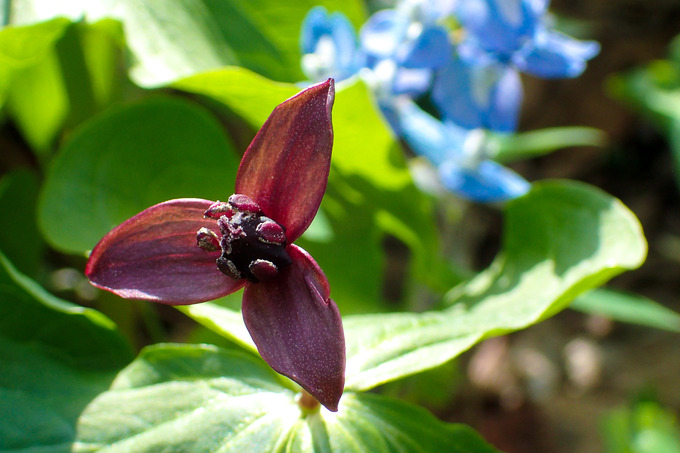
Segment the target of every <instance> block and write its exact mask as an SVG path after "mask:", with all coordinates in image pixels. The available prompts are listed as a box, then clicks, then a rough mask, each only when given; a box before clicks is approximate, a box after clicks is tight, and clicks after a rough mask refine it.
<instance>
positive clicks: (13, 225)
mask: <svg viewBox="0 0 680 453" xmlns="http://www.w3.org/2000/svg"><path fill="white" fill-rule="evenodd" d="M38 190H39V186H38V178H37V177H36V175H35V174H34V173H32V172H31V171H29V170H25V169H18V170H14V171H12V172H10V173H7V174H5V175H4V176H3V177H2V178H0V212H2V216H1V217H0V250H2V251H3V252H4V253H5V254H6V255H7V258H9V260H10V261H11V262H12V263H14V265H15V266H16V267H17V268H18V269H19V270H20V271H21V272H23V273H24V274H27V275H30V276H35V275H36V274H37V273H38V271H39V269H40V264H41V259H42V254H43V251H44V248H45V244H44V242H43V240H42V237H41V236H40V232H39V231H38V226H37V223H36V218H35V215H36V214H35V209H36V204H37V202H38Z"/></svg>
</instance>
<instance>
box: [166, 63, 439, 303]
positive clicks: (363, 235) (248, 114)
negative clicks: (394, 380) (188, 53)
mask: <svg viewBox="0 0 680 453" xmlns="http://www.w3.org/2000/svg"><path fill="white" fill-rule="evenodd" d="M172 86H173V87H174V88H178V89H181V90H185V91H189V92H193V93H197V94H202V95H205V96H209V97H211V98H213V99H215V100H217V101H219V102H222V103H224V104H226V105H227V106H228V107H229V108H230V109H232V110H233V111H234V112H236V113H237V114H239V115H240V116H241V117H243V118H244V119H245V120H246V121H247V122H249V123H250V124H251V125H252V126H253V128H254V129H257V128H259V127H260V125H261V124H262V123H263V122H264V121H265V119H266V118H267V116H268V115H269V113H270V112H271V110H272V109H273V108H274V107H275V106H276V105H277V104H278V103H280V102H281V100H282V99H283V98H285V97H289V96H291V95H293V94H295V93H296V92H298V91H299V88H298V87H295V86H293V85H290V84H281V83H276V82H272V81H270V80H267V79H265V78H263V77H261V76H258V75H256V74H253V73H252V72H250V71H247V70H244V69H241V68H224V69H221V70H219V71H214V72H210V73H205V74H199V75H196V76H193V77H191V78H188V79H184V80H180V81H178V82H176V83H175V84H173V85H172ZM333 129H334V145H333V159H332V165H331V174H330V178H329V184H328V188H327V191H326V195H325V196H324V200H323V202H322V204H321V211H322V215H323V220H324V222H325V223H326V226H325V232H324V233H325V234H324V235H323V236H322V237H321V238H319V237H318V236H317V240H315V238H314V236H313V235H308V236H304V237H303V238H302V239H301V240H300V244H301V245H302V246H303V247H304V248H305V249H307V250H308V251H309V252H310V253H311V254H312V256H314V258H315V259H316V260H317V261H318V262H319V264H320V265H321V267H322V268H323V269H324V272H325V273H326V275H327V276H328V278H329V280H330V282H331V287H332V297H333V298H334V299H335V300H336V301H337V302H338V306H339V307H340V310H341V312H342V313H357V312H364V313H365V312H375V311H376V310H384V309H385V307H386V305H385V302H384V301H383V284H384V273H385V269H386V265H387V264H386V256H385V250H384V241H385V239H386V237H387V236H388V235H391V236H394V237H396V238H398V239H399V240H400V241H401V242H403V243H404V244H406V245H407V246H408V247H409V249H410V251H411V252H410V253H411V261H410V263H408V264H407V266H408V269H409V271H410V272H411V274H412V275H415V276H416V278H417V279H419V280H420V281H424V282H426V283H427V284H429V285H430V286H434V287H437V286H438V287H439V288H438V289H442V287H443V285H442V284H441V280H442V276H446V277H448V276H449V275H448V274H447V273H446V271H445V266H444V265H443V264H442V261H441V259H440V257H439V247H438V240H437V236H436V235H437V232H436V228H435V224H434V220H435V218H434V215H433V213H432V205H431V202H430V200H429V199H428V198H427V197H426V196H425V195H423V194H422V193H421V192H420V191H418V190H417V189H416V188H415V186H414V185H413V182H412V180H411V176H410V174H409V171H408V169H407V167H406V165H405V164H404V159H403V156H402V153H401V149H400V148H399V146H398V144H397V143H396V142H395V140H394V137H393V136H392V134H391V133H390V132H389V130H388V128H387V127H386V124H385V123H384V121H383V119H382V118H381V117H380V115H379V114H378V113H377V112H376V109H375V107H374V104H373V101H372V99H371V96H370V93H369V91H368V90H367V88H366V87H365V86H364V85H363V84H362V83H359V82H358V81H347V82H344V83H339V84H338V87H337V92H336V98H335V105H334V107H333ZM403 283H404V285H405V290H406V291H408V289H409V286H408V285H409V282H408V281H406V282H403Z"/></svg>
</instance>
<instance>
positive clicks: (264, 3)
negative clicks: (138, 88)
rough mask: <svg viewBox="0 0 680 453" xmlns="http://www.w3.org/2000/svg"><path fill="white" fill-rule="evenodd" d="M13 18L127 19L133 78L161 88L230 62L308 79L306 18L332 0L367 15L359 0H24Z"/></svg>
mask: <svg viewBox="0 0 680 453" xmlns="http://www.w3.org/2000/svg"><path fill="white" fill-rule="evenodd" d="M16 3H18V5H15V6H13V18H14V19H13V20H14V21H15V22H17V23H31V22H35V21H39V20H45V19H47V18H52V17H55V16H59V15H61V16H66V17H69V18H71V19H73V20H78V19H79V18H80V17H82V16H84V17H85V18H86V19H87V20H88V21H91V22H94V21H97V20H100V19H102V18H107V17H110V18H114V19H117V20H119V21H121V22H122V23H123V26H124V29H125V36H126V41H127V43H128V46H129V48H130V51H131V54H132V56H133V58H134V61H133V66H132V68H131V76H132V78H133V79H134V80H135V81H136V82H137V83H138V84H140V85H142V86H158V85H164V84H167V83H169V82H172V81H175V80H178V79H180V78H183V77H187V76H190V75H193V74H196V73H198V72H202V71H206V70H210V69H216V68H219V67H222V66H226V65H237V66H243V67H247V68H249V69H251V70H253V71H256V72H259V73H261V74H263V75H265V76H268V77H270V78H273V79H276V80H285V81H288V82H295V81H299V80H302V78H303V76H302V73H301V71H300V52H299V43H298V39H299V35H300V25H301V23H302V20H303V18H304V16H305V15H306V14H307V12H308V11H309V10H310V9H311V8H312V7H314V6H316V5H318V4H321V5H326V6H328V7H329V9H331V10H340V11H343V12H344V13H346V14H347V15H348V16H349V17H350V19H351V20H352V21H354V22H355V24H360V23H362V22H363V19H364V17H365V16H364V11H363V4H362V2H360V1H359V0H349V1H343V2H338V1H336V0H321V1H313V0H298V1H295V2H276V3H272V2H270V1H268V0H250V1H247V2H244V1H240V0H179V1H174V2H167V1H165V0H147V1H144V2H139V1H135V0H118V1H113V0H70V1H63V2H53V1H52V0H18V1H17V2H16Z"/></svg>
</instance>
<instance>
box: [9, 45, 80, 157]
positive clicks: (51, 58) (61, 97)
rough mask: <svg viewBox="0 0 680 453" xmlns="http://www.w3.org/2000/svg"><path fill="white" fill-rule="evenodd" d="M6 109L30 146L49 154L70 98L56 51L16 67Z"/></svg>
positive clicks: (66, 112)
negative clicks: (25, 65)
mask: <svg viewBox="0 0 680 453" xmlns="http://www.w3.org/2000/svg"><path fill="white" fill-rule="evenodd" d="M7 109H8V111H9V113H10V115H11V116H12V119H13V121H14V122H15V124H16V125H17V128H18V129H19V130H20V131H21V134H22V135H23V136H24V137H25V138H26V141H27V142H28V144H29V145H30V146H31V149H32V150H34V151H35V152H36V154H38V155H39V156H46V154H47V151H48V150H49V149H50V148H51V147H52V145H53V141H54V139H55V137H56V135H57V133H58V132H59V131H60V130H61V128H62V126H63V125H64V122H65V121H66V117H67V116H68V111H69V99H68V93H67V92H66V87H65V85H64V79H63V77H62V74H61V66H60V64H59V59H58V57H57V52H56V50H54V49H52V50H51V51H49V52H47V54H46V55H45V56H44V58H43V59H42V60H40V61H39V62H36V63H34V64H32V65H31V66H27V67H24V68H19V69H15V70H14V73H13V75H12V81H11V87H10V89H9V94H8V96H7Z"/></svg>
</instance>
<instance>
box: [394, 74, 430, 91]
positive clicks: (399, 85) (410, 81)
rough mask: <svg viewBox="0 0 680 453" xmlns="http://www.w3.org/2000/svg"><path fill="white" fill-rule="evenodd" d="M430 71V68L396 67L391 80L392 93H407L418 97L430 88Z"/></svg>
mask: <svg viewBox="0 0 680 453" xmlns="http://www.w3.org/2000/svg"><path fill="white" fill-rule="evenodd" d="M431 84H432V71H431V70H430V69H406V68H398V69H397V72H396V74H395V75H394V80H393V81H392V94H408V95H409V96H412V97H418V96H420V95H421V94H423V93H425V92H426V91H427V90H429V89H430V85H431Z"/></svg>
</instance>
